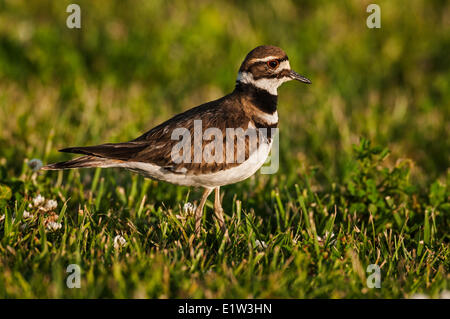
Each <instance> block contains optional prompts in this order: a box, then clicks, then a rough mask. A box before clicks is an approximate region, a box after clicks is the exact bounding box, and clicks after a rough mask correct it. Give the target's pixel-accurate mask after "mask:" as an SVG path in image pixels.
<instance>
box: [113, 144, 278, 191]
mask: <svg viewBox="0 0 450 319" xmlns="http://www.w3.org/2000/svg"><path fill="white" fill-rule="evenodd" d="M271 147H272V143H269V144H266V143H262V144H261V145H260V146H259V147H258V149H257V151H256V152H254V153H253V154H252V155H251V156H250V157H249V158H248V159H247V160H246V161H244V162H243V163H241V164H239V165H238V166H234V167H232V168H229V169H226V170H223V171H219V172H215V173H208V174H201V175H193V174H180V173H173V172H171V171H168V170H166V169H164V168H162V167H160V166H158V165H153V164H148V163H142V162H127V163H123V164H119V165H118V167H124V168H127V169H129V170H132V171H134V172H137V173H139V174H141V175H144V176H146V177H150V178H153V179H157V180H162V181H166V182H169V183H173V184H178V185H184V186H202V187H211V188H214V187H217V186H223V185H228V184H233V183H237V182H240V181H242V180H244V179H247V178H249V177H250V176H252V175H253V174H255V173H256V171H257V170H258V169H259V168H260V167H261V166H262V165H263V164H264V162H265V161H266V159H267V156H268V155H269V152H270V148H271Z"/></svg>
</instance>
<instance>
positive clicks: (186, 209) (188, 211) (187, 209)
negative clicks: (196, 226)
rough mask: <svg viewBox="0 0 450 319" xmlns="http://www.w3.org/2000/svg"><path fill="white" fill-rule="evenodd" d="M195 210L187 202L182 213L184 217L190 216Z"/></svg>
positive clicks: (193, 206)
mask: <svg viewBox="0 0 450 319" xmlns="http://www.w3.org/2000/svg"><path fill="white" fill-rule="evenodd" d="M195 209H196V207H195V205H193V204H192V203H190V202H187V203H186V204H184V206H183V212H184V213H185V214H186V215H192V214H193V213H194V212H195Z"/></svg>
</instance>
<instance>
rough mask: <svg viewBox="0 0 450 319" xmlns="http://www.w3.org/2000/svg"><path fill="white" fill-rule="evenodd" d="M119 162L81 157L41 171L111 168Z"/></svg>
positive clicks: (55, 164)
mask: <svg viewBox="0 0 450 319" xmlns="http://www.w3.org/2000/svg"><path fill="white" fill-rule="evenodd" d="M119 162H120V161H117V160H111V159H107V158H101V157H96V156H81V157H77V158H75V159H73V160H70V161H65V162H59V163H54V164H49V165H46V166H44V167H42V169H43V170H59V169H70V168H88V167H112V166H115V165H114V164H116V165H117V164H118V163H119Z"/></svg>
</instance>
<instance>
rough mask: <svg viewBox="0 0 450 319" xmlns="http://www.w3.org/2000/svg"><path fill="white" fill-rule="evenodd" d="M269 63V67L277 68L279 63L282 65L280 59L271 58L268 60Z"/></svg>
mask: <svg viewBox="0 0 450 319" xmlns="http://www.w3.org/2000/svg"><path fill="white" fill-rule="evenodd" d="M267 65H268V66H269V68H271V69H275V68H277V67H278V65H280V62H278V60H270V61H267Z"/></svg>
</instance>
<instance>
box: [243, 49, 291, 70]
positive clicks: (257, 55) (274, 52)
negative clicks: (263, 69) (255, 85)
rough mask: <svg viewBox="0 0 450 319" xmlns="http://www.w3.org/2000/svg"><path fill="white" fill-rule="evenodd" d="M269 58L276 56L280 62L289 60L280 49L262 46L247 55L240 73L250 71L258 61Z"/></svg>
mask: <svg viewBox="0 0 450 319" xmlns="http://www.w3.org/2000/svg"><path fill="white" fill-rule="evenodd" d="M268 56H274V57H276V58H277V59H280V60H286V59H287V58H288V57H287V55H286V53H285V52H284V51H283V50H282V49H280V48H278V47H275V46H272V45H261V46H259V47H256V48H254V49H253V50H251V51H250V52H249V53H248V54H247V56H246V57H245V60H244V62H242V65H241V67H240V68H239V71H246V70H248V69H249V67H250V66H251V65H252V64H253V63H254V62H255V60H256V59H263V58H265V57H268Z"/></svg>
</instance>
